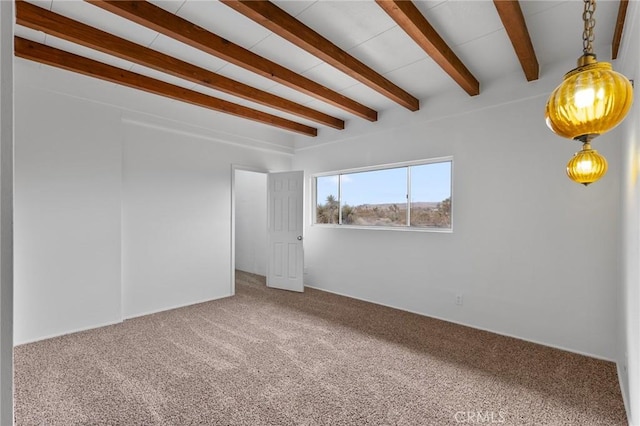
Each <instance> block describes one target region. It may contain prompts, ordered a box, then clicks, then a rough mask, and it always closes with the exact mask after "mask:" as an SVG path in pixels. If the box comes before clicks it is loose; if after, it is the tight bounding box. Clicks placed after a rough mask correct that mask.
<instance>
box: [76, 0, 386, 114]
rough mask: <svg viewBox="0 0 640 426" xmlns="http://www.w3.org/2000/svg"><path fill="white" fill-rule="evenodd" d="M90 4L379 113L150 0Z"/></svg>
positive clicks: (329, 99)
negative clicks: (148, 0)
mask: <svg viewBox="0 0 640 426" xmlns="http://www.w3.org/2000/svg"><path fill="white" fill-rule="evenodd" d="M86 1H88V2H89V3H91V4H93V5H95V6H98V7H100V8H102V9H105V10H107V11H109V12H112V13H114V14H116V15H118V16H121V17H123V18H126V19H128V20H130V21H132V22H135V23H137V24H139V25H143V26H145V27H147V28H150V29H152V30H154V31H158V32H159V33H161V34H164V35H166V36H168V37H172V38H174V39H176V40H178V41H181V42H182V43H185V44H187V45H189V46H191V47H194V48H196V49H200V50H202V51H204V52H206V53H209V54H211V55H214V56H217V57H219V58H221V59H224V60H225V61H228V62H230V63H232V64H234V65H237V66H239V67H242V68H245V69H247V70H249V71H252V72H254V73H256V74H258V75H261V76H262V77H266V78H268V79H271V80H273V81H276V82H278V83H280V84H283V85H285V86H287V87H289V88H292V89H294V90H298V91H300V92H302V93H305V94H307V95H309V96H312V97H314V98H316V99H319V100H321V101H323V102H326V103H328V104H331V105H333V106H335V107H337V108H341V109H343V110H345V111H347V112H349V113H351V114H354V115H356V116H358V117H361V118H364V119H366V120H369V121H376V120H377V119H378V113H377V112H376V111H375V110H373V109H371V108H369V107H366V106H364V105H362V104H360V103H358V102H356V101H354V100H353V99H350V98H348V97H346V96H344V95H341V94H340V93H338V92H335V91H333V90H331V89H329V88H327V87H325V86H322V85H321V84H318V83H316V82H315V81H313V80H310V79H308V78H306V77H304V76H302V75H300V74H297V73H295V72H293V71H291V70H290V69H288V68H285V67H283V66H282V65H279V64H276V63H275V62H273V61H270V60H268V59H266V58H263V57H261V56H259V55H256V54H255V53H253V52H251V51H249V50H247V49H245V48H243V47H241V46H238V45H236V44H234V43H232V42H230V41H228V40H225V39H224V38H222V37H220V36H218V35H216V34H213V33H211V32H209V31H207V30H205V29H204V28H201V27H198V26H197V25H195V24H193V23H191V22H189V21H187V20H185V19H182V18H180V17H179V16H176V15H174V14H172V13H169V12H167V11H165V10H164V9H162V8H160V7H158V6H155V5H153V4H151V3H149V2H147V1H135V0H127V1H125V0H86Z"/></svg>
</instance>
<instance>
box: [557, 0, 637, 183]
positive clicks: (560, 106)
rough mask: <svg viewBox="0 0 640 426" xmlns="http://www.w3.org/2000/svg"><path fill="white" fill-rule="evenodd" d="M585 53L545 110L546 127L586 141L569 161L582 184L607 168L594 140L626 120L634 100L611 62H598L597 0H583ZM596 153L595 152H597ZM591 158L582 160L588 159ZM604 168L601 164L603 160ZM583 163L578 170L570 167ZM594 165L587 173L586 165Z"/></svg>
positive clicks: (575, 179)
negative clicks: (596, 33)
mask: <svg viewBox="0 0 640 426" xmlns="http://www.w3.org/2000/svg"><path fill="white" fill-rule="evenodd" d="M583 2H584V10H583V13H582V20H583V23H584V30H583V32H582V53H583V54H582V56H581V57H580V58H578V66H577V67H576V68H575V69H573V70H571V71H569V72H568V73H566V74H565V75H564V79H563V81H562V83H561V84H560V85H559V86H558V87H557V88H556V89H555V90H554V91H553V92H552V93H551V95H550V96H549V100H548V101H547V106H546V110H545V118H546V122H547V126H549V128H550V129H551V130H552V131H553V132H554V133H556V134H557V135H559V136H562V137H564V138H568V139H574V140H577V141H580V142H582V143H583V149H582V151H580V152H578V153H576V155H575V156H574V157H573V158H572V159H571V161H569V165H567V174H568V175H569V177H570V178H571V179H572V180H574V181H576V182H579V183H583V184H585V182H583V181H581V180H580V179H581V178H580V177H579V176H582V174H587V175H589V176H590V177H589V178H588V179H591V178H593V177H595V179H594V180H591V181H589V182H588V183H586V184H585V185H588V184H589V183H592V182H595V181H596V180H598V179H600V177H602V176H604V174H605V173H606V171H607V166H606V160H605V159H604V157H603V156H602V155H600V154H598V153H597V151H595V150H592V149H591V145H590V143H591V140H593V139H594V138H595V137H597V136H599V135H601V134H603V133H606V132H608V131H609V130H611V129H613V128H614V127H616V126H617V125H618V124H620V123H621V122H622V120H624V118H625V116H626V115H627V113H628V112H629V109H630V108H631V104H632V103H633V86H632V85H631V82H630V81H629V80H628V79H627V78H626V77H625V76H623V75H622V74H620V73H618V72H616V71H614V70H613V67H612V66H611V64H610V63H608V62H598V61H597V58H596V55H595V53H594V52H593V41H594V39H595V36H594V28H595V24H596V21H595V18H594V13H595V10H596V0H583ZM594 153H595V154H594ZM587 157H588V161H587V160H585V161H579V160H580V159H583V160H584V159H586V158H587ZM600 159H601V160H602V161H604V167H602V161H600ZM578 162H579V163H580V167H579V169H580V170H581V171H580V172H579V173H578V172H576V170H578V169H575V168H574V169H572V170H573V171H572V172H571V173H570V171H569V166H570V165H571V164H572V163H576V164H577V163H578ZM587 166H589V167H593V169H592V170H591V171H590V172H589V173H587V172H586V171H585V167H587Z"/></svg>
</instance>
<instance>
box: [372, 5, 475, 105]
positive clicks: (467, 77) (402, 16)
mask: <svg viewBox="0 0 640 426" xmlns="http://www.w3.org/2000/svg"><path fill="white" fill-rule="evenodd" d="M376 3H378V5H379V6H380V7H381V8H382V9H383V10H384V11H385V12H387V14H388V15H389V16H390V17H391V18H393V20H394V21H396V23H397V24H398V25H399V26H400V28H402V29H403V30H404V31H405V32H406V33H407V34H408V35H409V37H411V38H412V39H413V41H415V42H416V43H417V44H418V46H420V47H421V48H422V49H423V50H424V51H425V52H427V54H428V55H429V56H431V58H433V60H434V61H435V62H436V63H437V64H438V65H440V67H441V68H442V69H443V70H444V71H445V72H446V73H447V74H449V75H450V76H451V78H453V79H454V80H455V81H456V83H458V84H459V85H460V87H462V88H463V89H464V90H465V91H466V92H467V93H468V94H469V95H471V96H475V95H477V94H479V93H480V83H479V82H478V80H477V79H476V78H475V77H474V76H473V74H471V71H469V70H468V69H467V67H465V66H464V64H463V63H462V61H461V60H460V58H458V57H457V56H456V54H455V53H453V50H451V48H450V47H449V46H448V45H447V43H446V42H445V41H444V40H443V39H442V37H440V35H439V34H438V33H437V32H436V30H435V29H434V28H433V27H432V26H431V24H430V23H429V21H427V19H426V18H425V17H424V16H423V15H422V14H421V13H420V11H419V10H418V8H417V7H416V6H415V5H414V4H413V3H412V2H411V1H408V0H376Z"/></svg>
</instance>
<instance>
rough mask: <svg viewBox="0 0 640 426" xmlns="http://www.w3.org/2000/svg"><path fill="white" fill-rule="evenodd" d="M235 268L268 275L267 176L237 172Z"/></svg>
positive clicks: (245, 171)
mask: <svg viewBox="0 0 640 426" xmlns="http://www.w3.org/2000/svg"><path fill="white" fill-rule="evenodd" d="M235 197H236V198H235V202H236V217H235V226H236V235H235V237H236V269H239V270H241V271H245V272H251V273H252V274H258V275H267V175H266V174H265V173H256V172H251V171H247V170H236V172H235Z"/></svg>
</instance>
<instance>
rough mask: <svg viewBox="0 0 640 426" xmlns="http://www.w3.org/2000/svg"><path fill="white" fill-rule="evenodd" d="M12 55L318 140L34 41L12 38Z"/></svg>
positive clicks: (262, 116)
mask: <svg viewBox="0 0 640 426" xmlns="http://www.w3.org/2000/svg"><path fill="white" fill-rule="evenodd" d="M14 41H15V47H14V48H15V54H16V56H18V57H20V58H24V59H29V60H32V61H36V62H39V63H42V64H46V65H51V66H54V67H57V68H62V69H64V70H67V71H73V72H76V73H79V74H83V75H86V76H90V77H95V78H98V79H101V80H105V81H109V82H112V83H117V84H121V85H123V86H127V87H131V88H134V89H139V90H142V91H145V92H148V93H153V94H155V95H160V96H164V97H167V98H170V99H174V100H177V101H181V102H186V103H189V104H193V105H197V106H201V107H204V108H208V109H211V110H214V111H219V112H223V113H225V114H230V115H234V116H236V117H242V118H246V119H248V120H252V121H256V122H258V123H262V124H268V125H270V126H275V127H279V128H281V129H285V130H289V131H292V132H296V133H300V134H303V135H306V136H317V134H318V130H317V129H316V128H314V127H309V126H306V125H304V124H300V123H296V122H295V121H291V120H287V119H285V118H282V117H277V116H275V115H271V114H268V113H266V112H263V111H258V110H255V109H252V108H248V107H245V106H242V105H238V104H234V103H232V102H229V101H225V100H223V99H218V98H214V97H212V96H208V95H204V94H202V93H199V92H195V91H193V90H189V89H185V88H183V87H179V86H175V85H173V84H169V83H165V82H164V81H160V80H156V79H153V78H151V77H147V76H144V75H140V74H136V73H134V72H131V71H127V70H123V69H121V68H117V67H114V66H111V65H107V64H103V63H102V62H98V61H94V60H92V59H87V58H84V57H82V56H78V55H74V54H72V53H68V52H65V51H63V50H60V49H55V48H53V47H49V46H45V45H43V44H40V43H36V42H34V41H30V40H27V39H23V38H20V37H15V40H14Z"/></svg>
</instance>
